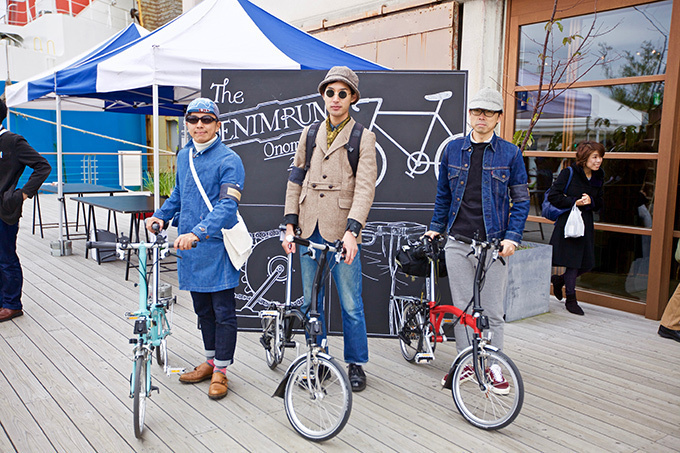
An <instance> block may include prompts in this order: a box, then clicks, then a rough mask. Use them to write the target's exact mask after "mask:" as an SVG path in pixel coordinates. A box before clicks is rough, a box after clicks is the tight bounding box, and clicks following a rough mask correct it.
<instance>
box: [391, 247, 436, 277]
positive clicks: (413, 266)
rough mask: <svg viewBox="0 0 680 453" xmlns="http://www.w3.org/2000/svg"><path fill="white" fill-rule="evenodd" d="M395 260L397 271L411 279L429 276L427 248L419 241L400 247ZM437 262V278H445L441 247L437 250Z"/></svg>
mask: <svg viewBox="0 0 680 453" xmlns="http://www.w3.org/2000/svg"><path fill="white" fill-rule="evenodd" d="M395 260H396V262H397V266H399V270H400V271H401V272H403V273H404V274H406V275H410V276H412V277H429V276H430V259H429V258H428V253H427V248H426V246H425V244H423V243H422V242H420V241H418V242H414V243H411V244H404V245H402V246H401V247H400V248H399V251H397V256H396V259H395ZM437 261H438V263H439V267H438V271H439V277H446V276H447V272H446V259H445V257H444V248H443V247H442V248H441V249H439V254H438V257H437Z"/></svg>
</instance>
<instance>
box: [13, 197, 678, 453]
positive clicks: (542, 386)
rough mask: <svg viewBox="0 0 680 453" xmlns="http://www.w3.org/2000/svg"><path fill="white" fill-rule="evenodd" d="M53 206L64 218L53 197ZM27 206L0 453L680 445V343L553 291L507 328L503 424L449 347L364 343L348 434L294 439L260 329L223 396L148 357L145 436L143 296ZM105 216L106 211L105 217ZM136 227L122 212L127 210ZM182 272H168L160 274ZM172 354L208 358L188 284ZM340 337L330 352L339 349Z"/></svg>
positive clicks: (47, 205) (187, 362) (243, 348)
mask: <svg viewBox="0 0 680 453" xmlns="http://www.w3.org/2000/svg"><path fill="white" fill-rule="evenodd" d="M41 202H42V205H43V208H42V209H43V216H44V218H47V219H48V220H51V219H54V218H56V217H55V216H56V212H57V211H56V201H55V200H54V197H53V196H49V195H44V196H42V197H41ZM31 214H32V210H31V205H30V204H29V203H26V209H25V213H24V219H23V221H22V225H21V230H20V233H19V244H18V246H19V250H20V256H21V259H22V264H23V268H24V278H25V283H24V298H23V302H24V310H25V315H24V316H23V317H20V318H16V319H15V320H12V321H10V322H6V323H3V324H0V427H1V429H0V452H12V451H18V452H41V453H42V452H48V451H59V452H68V453H71V452H80V451H82V452H90V451H102V452H104V451H111V452H129V451H161V452H164V451H177V452H199V451H258V452H259V451H267V452H274V451H305V452H309V451H330V452H333V451H365V452H383V451H385V452H387V451H399V452H430V451H445V450H446V451H475V452H480V451H484V452H486V451H503V452H505V451H508V452H515V451H516V452H531V451H540V452H563V451H564V452H573V451H577V452H594V451H607V452H638V451H644V452H668V451H678V449H679V448H680V447H678V446H679V445H680V344H677V343H675V342H673V341H670V340H666V339H662V338H660V337H659V336H658V335H657V333H656V330H657V326H658V323H656V322H654V321H650V320H647V319H644V318H643V317H640V316H636V315H631V314H627V313H623V312H618V311H613V310H610V309H606V308H601V307H596V306H592V305H588V304H583V308H584V310H585V312H586V315H585V316H584V317H577V316H573V315H570V314H569V313H567V312H566V311H565V310H564V307H563V305H562V304H560V303H558V302H557V301H556V300H555V299H553V300H552V301H551V304H550V313H548V314H544V315H541V316H536V317H533V318H530V319H525V320H521V321H517V322H514V323H510V324H507V326H506V345H505V351H506V353H507V354H508V355H509V356H510V357H511V358H512V359H513V360H514V361H515V363H516V364H517V365H518V367H519V369H520V370H521V373H522V376H523V378H524V383H525V387H526V395H525V403H524V408H523V410H522V413H521V414H520V416H519V417H518V418H517V419H516V420H515V422H514V423H513V424H511V425H510V426H508V427H507V428H505V429H503V430H500V431H497V432H485V431H482V430H479V429H476V428H474V427H472V426H471V425H469V424H468V423H467V422H465V421H464V419H463V418H462V417H461V416H460V415H459V414H458V412H457V410H456V408H455V406H454V404H453V401H452V398H451V394H450V392H447V391H443V390H441V389H440V386H439V380H440V379H441V377H442V376H443V374H444V373H445V372H446V370H447V368H448V366H449V365H450V363H451V361H452V359H453V357H454V353H455V346H454V345H453V344H445V345H440V347H439V348H438V349H437V360H436V361H435V362H434V363H432V364H429V365H412V364H409V363H407V362H405V361H404V360H403V359H402V357H401V354H400V352H399V346H398V342H397V340H395V339H378V338H371V339H369V348H370V357H371V360H370V363H369V364H368V365H367V366H366V367H365V369H366V372H367V374H368V388H367V389H366V391H364V392H363V393H360V394H355V396H354V407H353V410H352V414H351V417H350V420H349V423H348V424H347V426H346V427H345V429H344V430H343V431H342V432H341V433H340V435H339V436H338V437H336V438H335V439H332V440H330V441H328V442H326V443H323V444H314V443H309V442H307V441H305V440H303V439H302V438H301V437H300V436H298V435H297V434H296V433H295V432H294V431H293V429H292V428H291V426H290V425H289V423H288V420H287V419H286V416H285V412H284V409H283V402H282V400H280V399H278V398H271V396H270V395H271V394H272V392H273V390H274V388H275V387H276V385H277V383H278V381H279V379H280V378H281V377H282V375H283V373H284V370H285V367H286V366H287V365H288V364H289V363H290V359H291V356H293V355H294V354H292V353H290V352H289V356H287V357H286V359H284V363H283V364H282V366H281V367H280V369H277V370H275V371H271V370H269V368H268V367H267V365H266V364H265V362H264V358H263V351H262V348H261V346H260V345H259V342H258V335H257V334H255V333H240V334H239V338H238V345H237V351H236V362H235V364H234V365H233V366H231V367H230V368H229V370H228V377H229V379H230V381H229V384H230V388H229V395H228V396H227V397H226V398H224V399H222V400H220V401H217V402H215V401H211V400H209V399H208V398H207V395H206V392H207V388H208V383H207V382H206V383H202V384H197V385H182V384H180V383H179V382H178V381H177V378H176V377H171V378H169V377H166V376H165V375H163V373H162V372H161V370H160V368H159V367H157V366H156V365H154V379H155V383H156V384H157V385H159V386H160V394H154V395H153V398H152V399H151V400H150V404H149V405H148V407H147V416H146V425H147V430H146V431H145V437H144V439H143V440H137V439H135V437H134V433H133V429H132V404H131V400H130V399H129V398H128V392H129V384H128V379H129V374H130V370H131V362H130V351H131V347H130V345H129V344H128V338H129V337H130V336H131V332H132V326H131V324H130V321H128V320H126V319H124V318H123V316H122V315H123V313H124V312H125V311H126V310H130V309H133V308H135V306H136V304H137V302H136V300H137V291H136V288H135V287H134V286H133V284H132V283H131V282H126V281H124V279H123V274H124V266H123V265H122V263H121V262H115V263H106V264H103V265H101V266H98V265H97V264H96V262H94V261H92V260H86V259H85V258H84V243H83V241H74V242H73V249H74V254H73V255H72V256H68V257H53V256H51V255H50V248H49V243H50V241H51V240H54V239H55V238H56V235H57V232H56V230H47V231H46V237H45V239H40V236H39V235H35V236H34V235H32V234H31V228H30V223H31V222H30V220H31ZM104 220H105V217H104V216H103V213H102V219H100V224H101V225H103V224H104V223H103V221H104ZM119 222H120V224H122V225H126V221H125V218H124V217H122V218H119ZM164 279H166V280H168V281H169V282H171V283H172V282H173V279H174V275H173V274H164ZM175 293H176V294H178V296H179V304H178V306H177V308H176V310H175V319H174V334H173V336H172V337H171V339H170V342H169V347H170V363H171V364H172V365H174V366H183V367H187V368H191V367H193V366H195V365H196V364H198V363H200V361H201V360H202V346H201V340H200V336H199V332H198V330H196V318H195V315H194V313H193V310H192V308H191V303H190V298H189V295H188V294H187V293H184V292H180V291H178V290H177V289H175ZM341 351H342V338H336V337H333V338H331V353H332V354H333V355H335V356H336V357H338V356H340V357H341V356H342V353H341Z"/></svg>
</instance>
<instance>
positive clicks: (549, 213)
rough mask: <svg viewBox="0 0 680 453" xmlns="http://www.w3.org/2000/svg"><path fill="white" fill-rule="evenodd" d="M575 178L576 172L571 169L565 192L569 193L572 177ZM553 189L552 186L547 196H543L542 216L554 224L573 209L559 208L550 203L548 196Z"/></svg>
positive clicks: (546, 192) (547, 191)
mask: <svg viewBox="0 0 680 453" xmlns="http://www.w3.org/2000/svg"><path fill="white" fill-rule="evenodd" d="M572 176H574V170H573V169H572V168H571V167H569V180H567V185H566V186H564V192H566V191H567V188H568V187H569V184H570V183H571V177H572ZM551 189H552V186H550V188H549V189H548V190H546V191H545V194H544V195H543V203H542V204H541V215H542V216H543V217H545V218H546V219H548V220H552V221H553V222H554V221H555V220H557V218H558V217H559V216H561V215H562V214H564V213H565V212H568V211H571V207H568V208H564V209H562V208H558V207H556V206H555V205H554V204H552V203H550V202H549V201H548V195H549V194H550V190H551Z"/></svg>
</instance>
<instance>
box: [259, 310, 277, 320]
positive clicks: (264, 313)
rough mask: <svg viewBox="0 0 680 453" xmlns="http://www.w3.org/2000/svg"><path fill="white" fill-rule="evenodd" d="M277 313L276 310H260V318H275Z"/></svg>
mask: <svg viewBox="0 0 680 453" xmlns="http://www.w3.org/2000/svg"><path fill="white" fill-rule="evenodd" d="M278 315H279V312H278V311H276V310H260V318H276V317H277V316H278Z"/></svg>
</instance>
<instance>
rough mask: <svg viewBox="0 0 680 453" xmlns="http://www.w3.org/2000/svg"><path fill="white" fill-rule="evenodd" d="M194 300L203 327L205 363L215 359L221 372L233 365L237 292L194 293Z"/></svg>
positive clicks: (192, 294) (192, 295) (236, 325)
mask: <svg viewBox="0 0 680 453" xmlns="http://www.w3.org/2000/svg"><path fill="white" fill-rule="evenodd" d="M191 298H192V299H193V301H194V311H195V312H196V314H197V315H198V320H199V321H200V323H201V335H202V336H203V347H204V348H205V358H206V360H210V359H215V366H216V367H219V368H224V367H227V366H229V365H231V364H232V363H233V362H234V350H235V349H236V329H237V327H238V322H237V321H236V303H235V300H234V289H233V288H232V289H225V290H223V291H216V292H214V293H198V292H195V291H191Z"/></svg>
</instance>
